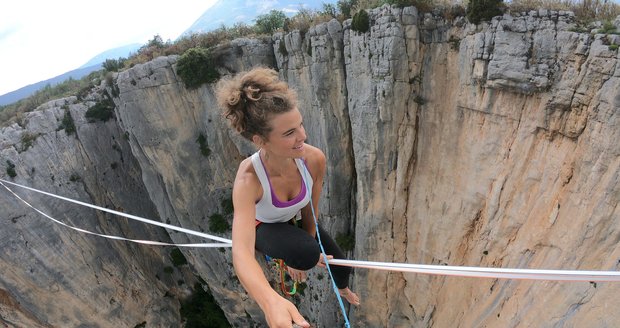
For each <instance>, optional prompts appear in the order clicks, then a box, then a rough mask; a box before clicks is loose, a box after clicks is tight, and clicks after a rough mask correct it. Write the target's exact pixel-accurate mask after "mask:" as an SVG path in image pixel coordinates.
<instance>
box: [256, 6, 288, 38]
mask: <svg viewBox="0 0 620 328" xmlns="http://www.w3.org/2000/svg"><path fill="white" fill-rule="evenodd" d="M285 20H286V15H285V14H284V12H282V11H280V10H275V9H273V10H271V11H270V12H269V13H268V14H264V15H259V16H258V17H256V27H257V29H258V32H259V33H265V34H272V33H273V32H275V31H276V30H278V29H281V28H283V27H284V21H285Z"/></svg>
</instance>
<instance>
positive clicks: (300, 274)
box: [286, 266, 307, 282]
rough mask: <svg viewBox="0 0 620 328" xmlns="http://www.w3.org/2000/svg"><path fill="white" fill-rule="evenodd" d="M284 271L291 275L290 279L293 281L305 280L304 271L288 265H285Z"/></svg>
mask: <svg viewBox="0 0 620 328" xmlns="http://www.w3.org/2000/svg"><path fill="white" fill-rule="evenodd" d="M286 271H287V272H288V274H289V276H291V279H293V281H297V282H306V277H307V276H306V271H302V270H297V269H293V268H291V267H289V266H287V267H286Z"/></svg>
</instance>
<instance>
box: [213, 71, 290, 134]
mask: <svg viewBox="0 0 620 328" xmlns="http://www.w3.org/2000/svg"><path fill="white" fill-rule="evenodd" d="M216 96H217V101H218V104H219V105H220V107H221V108H223V109H224V115H225V117H226V118H227V119H228V120H230V124H231V125H232V127H233V128H234V129H235V130H237V131H238V132H239V133H241V135H242V136H243V137H244V138H246V139H248V140H252V137H253V136H254V135H259V136H261V137H263V138H267V135H268V134H269V132H271V130H272V127H271V125H270V124H269V120H270V119H271V117H272V115H274V114H279V113H285V112H288V111H290V110H292V109H293V108H296V107H297V95H296V93H295V91H293V90H292V89H289V87H288V85H287V84H286V82H283V81H280V79H279V78H278V73H277V72H276V71H275V70H273V69H269V68H265V67H257V68H254V69H252V70H250V71H247V72H240V73H238V74H236V75H235V76H233V77H229V78H224V79H222V80H220V82H218V84H217V86H216Z"/></svg>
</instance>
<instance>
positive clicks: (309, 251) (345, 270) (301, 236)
mask: <svg viewBox="0 0 620 328" xmlns="http://www.w3.org/2000/svg"><path fill="white" fill-rule="evenodd" d="M319 233H320V234H321V242H323V247H324V248H325V253H327V255H333V256H334V258H335V259H344V258H345V257H344V254H343V253H342V250H340V247H338V244H336V243H335V242H334V240H333V239H332V238H331V237H330V236H329V234H328V233H327V231H325V230H323V228H321V227H320V226H319ZM256 249H257V250H258V251H260V252H261V253H263V254H265V255H268V256H270V257H272V258H274V259H282V260H284V263H286V265H288V266H290V267H291V268H293V269H297V270H304V271H306V270H309V269H312V268H313V267H314V266H315V265H316V264H317V262H318V261H319V257H320V255H321V248H320V247H319V243H318V242H317V240H316V239H315V238H312V236H310V235H309V234H308V232H306V231H305V230H303V229H301V228H298V227H296V226H295V225H293V224H291V223H287V222H282V223H261V224H260V225H258V227H256ZM329 268H330V269H331V271H332V274H333V276H334V281H335V282H336V286H338V288H340V289H342V288H346V287H348V286H349V275H350V274H351V268H349V267H345V266H340V265H331V266H330V267H329Z"/></svg>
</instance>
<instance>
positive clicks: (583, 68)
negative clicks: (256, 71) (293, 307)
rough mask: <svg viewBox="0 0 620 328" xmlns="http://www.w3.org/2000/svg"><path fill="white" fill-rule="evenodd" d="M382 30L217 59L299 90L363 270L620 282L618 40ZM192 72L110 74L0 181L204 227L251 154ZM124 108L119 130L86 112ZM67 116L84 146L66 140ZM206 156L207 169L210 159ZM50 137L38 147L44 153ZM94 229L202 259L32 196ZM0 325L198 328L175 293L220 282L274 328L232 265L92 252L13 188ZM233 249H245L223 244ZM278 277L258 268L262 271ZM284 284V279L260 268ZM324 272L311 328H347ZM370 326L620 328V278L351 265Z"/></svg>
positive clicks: (393, 15) (428, 27) (387, 21)
mask: <svg viewBox="0 0 620 328" xmlns="http://www.w3.org/2000/svg"><path fill="white" fill-rule="evenodd" d="M369 16H370V22H371V26H370V30H369V31H368V32H366V33H359V32H356V31H353V30H352V29H351V26H350V25H351V24H350V21H345V22H344V23H342V24H341V23H340V22H338V21H336V20H332V21H330V22H328V23H323V24H320V25H318V26H315V27H313V28H311V29H310V30H309V31H307V32H306V33H300V32H299V31H293V32H290V33H277V34H275V35H273V36H272V37H271V38H262V39H239V40H235V41H233V42H231V43H230V44H227V45H223V46H221V47H220V48H219V49H217V50H216V51H215V52H214V53H215V54H216V56H217V57H218V58H217V62H218V63H219V66H218V70H219V71H220V73H221V74H222V75H223V76H226V75H230V74H234V73H237V72H240V71H243V70H247V69H250V68H251V67H253V66H256V65H264V66H271V67H275V68H276V69H278V71H279V73H280V75H281V77H282V78H283V79H286V80H287V81H288V82H289V83H290V85H291V86H292V87H294V88H295V89H296V91H297V93H298V97H299V107H300V110H301V111H302V113H303V115H304V125H305V127H306V130H307V133H308V142H309V143H311V144H313V145H316V146H318V147H320V148H321V149H323V150H324V152H325V154H326V155H327V158H328V172H327V178H326V181H325V184H324V189H323V196H322V198H323V199H322V202H321V208H320V209H321V218H320V221H321V223H322V224H323V225H324V226H325V227H326V228H327V229H328V230H330V231H331V232H332V234H333V235H334V236H336V235H338V234H350V235H354V237H355V248H354V250H353V251H351V252H349V256H350V257H352V258H354V259H358V260H370V261H385V262H407V263H420V264H442V265H465V266H488V267H508V268H510V267H518V268H544V269H583V270H618V266H619V265H620V253H619V252H620V249H619V248H618V246H617V243H618V240H619V236H620V228H619V227H620V224H619V222H618V220H619V218H620V213H619V212H618V201H619V199H620V187H619V186H620V184H619V183H618V182H619V180H620V146H619V145H620V144H619V143H618V142H617V140H619V139H620V115H619V114H620V91H619V90H620V67H619V65H618V59H619V58H618V50H615V49H613V47H612V48H610V47H609V45H610V44H614V43H615V44H618V43H619V42H618V40H617V39H616V38H615V36H613V35H603V34H589V33H577V32H572V31H571V30H572V28H573V27H575V25H576V24H575V21H574V20H575V18H574V15H573V14H572V13H569V12H555V11H551V10H539V11H532V12H530V13H526V14H524V15H518V16H517V15H515V16H514V17H513V16H508V15H505V16H501V17H496V18H495V19H493V20H492V21H491V22H487V23H483V24H480V25H478V26H475V25H472V24H467V23H466V22H465V21H464V20H463V19H462V18H457V19H455V20H453V21H447V20H445V19H444V18H441V17H438V16H435V15H433V14H424V15H421V14H419V13H418V11H417V10H416V9H415V8H413V7H408V8H396V7H389V6H383V7H380V8H377V9H373V10H370V11H369ZM176 61H177V57H176V56H170V57H160V58H157V59H155V60H153V61H151V62H148V63H146V64H141V65H136V66H135V67H133V68H131V69H129V70H126V71H124V72H121V73H118V74H117V75H115V76H114V77H113V78H112V80H111V83H110V84H108V83H106V82H104V83H102V85H101V86H99V87H98V88H96V89H95V90H93V91H92V93H91V94H90V95H89V96H88V97H86V99H80V100H78V99H77V98H75V97H70V98H66V99H61V100H57V101H54V102H50V103H48V104H45V105H43V106H41V108H39V110H38V111H36V112H32V113H29V114H28V115H27V116H26V118H25V122H24V124H22V125H17V124H14V125H12V126H9V127H6V128H4V129H2V130H0V154H1V159H2V161H0V169H1V171H0V176H2V178H3V179H9V178H8V177H7V176H6V173H5V170H6V168H7V160H8V161H10V162H11V163H13V164H14V165H15V169H16V173H17V177H15V178H14V179H13V180H14V181H16V182H18V183H22V184H26V185H29V186H33V187H35V188H39V189H44V190H46V191H50V192H54V193H58V194H61V195H65V196H68V197H72V198H76V199H80V200H84V201H87V202H91V203H95V204H98V205H101V206H107V207H110V208H117V209H118V208H120V209H122V210H123V211H125V212H128V213H132V214H138V215H141V216H145V217H148V218H154V219H157V220H160V221H162V222H167V223H170V224H174V225H179V226H183V227H186V228H190V229H194V230H198V231H205V232H209V222H210V220H211V217H212V216H213V215H214V214H224V218H225V219H226V220H228V221H229V222H230V221H231V220H232V216H231V215H230V214H227V213H225V206H224V203H225V202H226V201H227V200H228V199H229V198H230V192H231V186H232V181H233V179H234V174H235V171H236V168H237V165H238V163H239V161H241V160H242V159H243V158H244V157H246V156H247V155H249V154H250V153H252V152H253V151H254V149H253V147H252V145H250V144H248V143H247V142H245V141H244V140H242V139H241V138H240V137H239V136H237V135H236V134H235V133H233V131H232V130H231V129H230V128H228V126H227V123H226V121H225V120H224V118H223V117H222V115H221V112H220V110H219V109H218V108H217V106H216V102H215V97H214V85H203V86H201V87H200V88H197V89H193V90H188V89H187V88H185V86H184V85H183V82H182V81H181V80H180V78H179V77H178V76H177V73H176V66H175V63H176ZM106 94H107V95H111V96H112V99H113V101H114V103H115V109H114V118H113V119H112V120H110V121H108V122H105V123H102V122H94V123H89V122H88V121H87V120H86V119H85V117H84V113H85V111H86V109H87V108H88V107H89V106H92V105H93V104H94V103H96V102H97V101H99V100H100V98H101V97H106ZM65 111H69V112H70V113H71V115H72V117H73V118H74V120H75V122H76V127H77V133H76V134H73V135H67V133H65V131H63V130H57V128H58V126H59V123H60V121H61V120H62V118H63V116H64V113H65ZM201 135H202V136H203V137H204V138H205V140H206V143H205V146H206V147H208V148H209V150H210V154H209V155H208V156H204V155H203V154H202V153H201V149H200V145H199V143H198V142H197V140H198V138H199V137H200V136H201ZM33 137H34V141H29V140H32V139H33ZM20 194H22V195H24V196H25V198H26V199H28V200H29V201H32V203H33V205H35V206H37V207H38V208H40V209H42V210H43V211H45V212H47V213H49V214H50V215H52V216H54V217H57V218H59V219H63V220H66V222H71V223H72V224H74V225H78V226H80V227H89V228H91V229H95V230H97V231H100V232H104V233H109V234H118V235H124V236H128V237H132V238H141V239H156V240H163V241H165V240H170V241H173V242H177V243H186V242H202V240H201V239H199V238H197V237H192V236H187V235H185V234H182V233H178V232H165V231H164V230H162V229H156V228H152V227H149V226H146V225H143V224H138V223H135V222H131V221H127V220H124V219H119V218H116V217H113V216H110V215H104V214H101V213H96V212H94V211H92V210H85V209H83V208H79V207H76V206H73V205H67V204H66V203H62V202H60V201H57V200H53V199H48V198H43V197H40V196H36V195H32V194H29V193H26V192H23V191H20ZM0 203H1V204H2V209H3V211H2V212H3V214H2V219H3V220H4V222H5V224H4V227H5V228H3V229H2V230H0V236H1V237H2V239H0V240H1V242H0V243H1V244H0V245H2V247H0V254H1V256H0V269H1V270H2V272H3V274H2V275H1V276H0V301H1V302H0V323H4V324H5V325H13V326H19V327H22V326H23V327H46V326H53V327H57V326H80V325H82V326H95V327H96V326H98V327H111V326H135V325H137V324H140V323H142V322H145V321H146V322H147V326H148V327H151V326H153V327H171V326H179V325H182V324H181V319H180V314H179V310H178V309H179V299H182V298H183V296H184V295H187V294H188V293H189V292H190V290H189V288H188V286H187V284H180V285H179V284H178V283H177V281H178V280H179V279H181V278H182V279H186V280H187V281H190V280H191V279H192V278H191V277H193V276H194V275H196V276H199V277H200V278H202V279H203V280H204V281H206V282H207V284H208V285H209V288H210V290H211V292H212V293H213V295H214V296H215V298H216V300H217V302H218V303H219V305H220V306H221V308H222V309H223V310H224V312H225V313H226V315H227V317H228V319H229V321H230V322H231V323H232V324H233V325H236V326H240V327H251V326H256V327H259V326H264V319H263V317H262V312H261V311H260V309H259V308H258V307H257V305H256V304H255V303H254V301H252V300H251V299H249V297H248V295H247V294H246V293H245V291H244V290H243V288H242V287H241V286H240V285H239V283H238V281H237V280H236V278H235V276H234V272H233V270H232V260H231V253H230V250H229V249H223V250H217V249H191V248H190V249H182V252H183V254H184V255H185V256H186V258H187V259H188V261H189V262H190V265H189V266H184V267H179V268H175V269H174V272H173V274H172V275H167V274H166V273H165V272H164V268H165V267H166V266H170V265H171V264H170V263H169V261H170V260H169V256H168V255H169V251H170V249H169V248H158V247H144V246H137V245H133V244H129V243H126V242H117V241H108V240H104V239H100V238H98V237H92V236H85V235H82V234H79V233H77V232H75V231H71V230H68V229H66V228H64V227H61V226H58V225H55V224H53V223H51V222H49V221H47V220H46V219H45V218H44V217H42V216H41V215H39V214H37V213H35V212H33V211H32V210H30V209H29V208H25V207H24V206H23V205H22V204H21V203H19V202H18V201H16V200H15V198H12V196H10V195H9V194H7V193H6V192H4V191H2V196H1V197H0ZM221 236H223V237H226V238H229V237H230V232H227V233H224V234H221ZM261 261H262V260H261ZM265 271H266V273H267V276H268V277H269V279H271V280H272V281H273V282H274V283H275V278H276V277H275V275H274V274H273V273H272V272H271V271H270V269H269V268H267V267H266V266H265ZM326 276H327V275H326V273H325V272H324V271H323V270H322V269H313V270H312V271H310V276H309V281H308V287H307V288H306V289H305V290H304V295H303V296H296V297H295V298H293V301H294V302H295V303H296V304H298V306H299V308H300V310H301V311H302V313H303V314H304V315H305V316H306V318H307V319H308V320H309V321H311V322H312V323H313V324H314V326H316V327H336V326H341V325H342V323H343V318H342V315H341V314H340V313H339V311H338V305H337V302H336V300H335V297H334V295H333V292H332V291H331V286H330V284H329V281H328V279H327V278H326ZM351 286H352V288H353V289H354V290H356V291H357V292H358V293H359V295H360V296H361V298H362V305H361V306H360V307H357V308H349V309H348V314H349V317H350V319H351V321H352V326H354V327H455V326H458V327H521V326H523V327H529V326H535V327H541V326H542V327H586V326H587V327H614V326H619V325H620V317H618V316H617V315H615V314H614V313H615V312H614V311H613V309H616V308H618V307H619V306H620V300H618V298H617V297H616V296H617V294H618V293H619V292H620V285H618V284H617V283H594V282H592V283H583V282H580V283H574V282H552V281H524V280H497V279H474V278H458V277H442V276H429V275H420V274H403V273H395V272H385V271H372V270H365V269H356V270H355V272H354V275H353V277H352V280H351Z"/></svg>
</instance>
